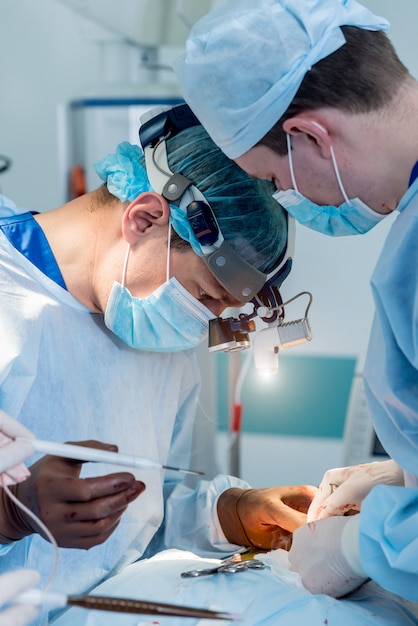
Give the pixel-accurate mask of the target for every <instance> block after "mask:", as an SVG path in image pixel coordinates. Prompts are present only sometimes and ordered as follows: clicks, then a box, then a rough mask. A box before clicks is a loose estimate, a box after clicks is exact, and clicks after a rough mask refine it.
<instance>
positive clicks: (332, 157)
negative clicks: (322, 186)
mask: <svg viewBox="0 0 418 626" xmlns="http://www.w3.org/2000/svg"><path fill="white" fill-rule="evenodd" d="M329 150H330V152H331V159H332V164H333V166H334V171H335V176H336V177H337V182H338V186H339V188H340V191H341V193H342V196H343V198H344V200H345V201H346V202H347V204H351V201H350V198H349V197H348V196H347V194H346V192H345V189H344V185H343V182H342V180H341V176H340V170H339V169H338V165H337V159H336V158H335V154H334V148H333V147H332V144H331V145H330V147H329Z"/></svg>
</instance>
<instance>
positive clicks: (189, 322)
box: [105, 246, 215, 352]
mask: <svg viewBox="0 0 418 626" xmlns="http://www.w3.org/2000/svg"><path fill="white" fill-rule="evenodd" d="M129 249H130V248H129V246H128V250H127V253H126V258H125V264H124V269H123V275H122V283H118V282H117V281H115V282H114V283H113V286H112V289H111V292H110V296H109V300H108V302H107V306H106V311H105V324H106V326H107V327H108V328H109V330H111V331H112V332H113V333H115V335H117V336H118V337H119V339H121V340H122V341H123V342H124V343H126V344H128V346H131V348H137V349H138V350H146V351H149V352H179V351H181V350H187V349H188V348H195V347H196V346H198V345H199V344H200V343H201V342H202V341H203V339H204V338H205V337H206V335H207V333H208V328H209V320H210V319H212V318H214V317H215V316H214V315H213V313H212V312H211V311H210V310H209V309H207V308H206V307H205V306H204V305H203V304H201V303H200V302H199V300H197V299H196V298H194V297H193V296H192V295H191V293H189V292H188V291H187V289H185V288H184V287H183V286H182V285H181V284H180V283H179V281H178V280H177V279H176V278H174V277H171V278H169V277H168V263H167V280H166V282H165V283H163V284H162V285H161V286H160V287H159V288H158V289H157V290H156V291H154V292H153V293H152V294H150V295H149V296H146V297H145V298H136V297H134V296H132V294H131V293H130V291H129V290H128V289H127V288H126V287H125V276H126V265H127V261H128V255H129Z"/></svg>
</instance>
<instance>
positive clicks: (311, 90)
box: [257, 26, 410, 155]
mask: <svg viewBox="0 0 418 626" xmlns="http://www.w3.org/2000/svg"><path fill="white" fill-rule="evenodd" d="M341 30H342V31H343V33H344V36H345V39H346V43H345V44H344V45H343V46H341V48H338V50H336V51H335V52H333V53H332V54H330V55H329V56H327V57H325V58H324V59H321V61H318V63H316V64H315V65H313V66H312V68H311V69H310V71H309V72H307V73H306V74H305V77H304V79H303V81H302V83H301V85H300V87H299V90H298V91H297V93H296V96H295V97H294V99H293V101H292V103H291V104H290V106H289V108H288V109H287V110H286V112H285V113H284V114H283V115H282V117H281V118H280V119H279V120H278V121H277V122H276V124H275V125H274V126H273V127H272V128H271V129H270V130H269V131H268V133H266V134H265V135H264V137H263V138H262V139H261V140H260V141H259V142H258V144H257V145H264V146H267V147H268V148H270V149H271V150H273V151H274V152H276V153H278V154H281V155H285V154H287V146H286V134H285V133H284V131H283V129H282V126H283V122H285V121H286V120H287V119H289V118H291V117H294V116H295V115H297V114H299V113H301V112H303V111H308V110H311V111H312V110H315V109H319V108H326V107H332V108H336V109H340V110H342V111H346V112H349V113H369V112H371V111H376V110H378V109H380V108H382V107H384V106H385V105H388V104H390V102H391V101H392V100H393V99H394V97H395V95H396V93H397V92H398V90H399V87H400V85H401V84H402V83H403V82H404V81H405V80H406V79H407V78H408V77H409V76H410V75H409V72H408V70H407V68H406V67H405V65H404V64H403V63H402V62H401V60H400V59H399V57H398V55H397V53H396V51H395V49H394V47H393V45H392V43H391V41H390V40H389V38H388V37H387V35H386V33H385V32H383V31H371V30H366V29H363V28H357V27H354V26H343V27H342V28H341Z"/></svg>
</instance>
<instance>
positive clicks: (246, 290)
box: [139, 104, 295, 351]
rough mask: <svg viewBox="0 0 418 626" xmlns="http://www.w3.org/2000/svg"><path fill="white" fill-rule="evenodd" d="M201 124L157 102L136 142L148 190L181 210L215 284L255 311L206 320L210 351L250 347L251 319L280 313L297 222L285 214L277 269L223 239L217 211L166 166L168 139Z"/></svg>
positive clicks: (183, 108) (185, 110) (271, 318)
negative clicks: (259, 265)
mask: <svg viewBox="0 0 418 626" xmlns="http://www.w3.org/2000/svg"><path fill="white" fill-rule="evenodd" d="M200 125H201V124H200V122H199V120H198V119H197V117H196V116H195V115H194V114H193V112H192V111H191V109H190V107H189V106H188V105H187V104H180V105H177V106H173V107H166V106H160V107H156V108H154V109H151V110H150V111H147V112H146V113H145V114H144V115H142V116H141V118H140V128H139V140H140V144H141V147H142V149H143V150H144V155H145V165H146V170H147V175H148V179H149V181H150V183H151V186H152V188H153V189H154V190H155V191H156V192H157V193H159V194H161V195H162V196H163V197H164V198H165V199H166V200H167V201H168V202H169V203H170V204H174V205H176V206H177V207H179V208H180V209H181V210H183V211H184V214H185V215H186V216H187V219H188V222H189V224H190V226H191V229H192V231H193V233H194V235H195V237H196V240H197V242H198V243H199V245H200V249H201V253H202V255H201V258H202V259H203V261H204V262H205V263H206V265H207V266H208V268H209V269H210V271H211V272H212V274H213V275H214V276H215V277H216V279H217V280H218V281H219V283H220V284H221V285H222V286H223V287H224V288H225V289H226V290H227V291H228V293H230V294H231V295H233V296H234V298H235V299H236V300H238V301H239V302H242V303H248V302H250V303H251V304H252V305H253V312H252V313H250V314H240V315H239V317H238V318H233V317H230V318H216V319H214V320H210V322H209V350H210V351H217V350H227V351H228V350H238V349H243V348H248V347H249V345H250V342H249V337H248V333H250V332H253V331H255V330H256V325H255V321H254V318H255V317H257V316H259V317H261V319H262V320H263V321H265V322H267V323H269V324H270V323H273V322H275V321H276V320H277V318H278V317H280V315H283V309H282V308H281V305H282V299H281V296H280V293H279V287H280V285H281V284H282V282H283V281H284V279H285V278H286V277H287V276H288V274H289V272H290V270H291V267H292V258H293V253H294V237H295V223H294V220H293V218H292V217H291V216H289V215H288V216H287V221H288V224H287V226H288V232H287V246H286V250H285V252H284V254H283V255H282V256H281V258H280V259H279V262H278V264H277V265H276V267H275V268H274V269H273V270H272V271H270V272H269V273H268V274H266V273H264V272H261V271H260V270H258V269H256V268H255V267H253V266H252V265H250V263H248V262H247V261H246V260H245V259H244V258H243V257H242V256H241V255H240V254H239V253H238V252H236V251H235V250H234V249H233V248H232V246H230V245H229V244H228V242H227V241H225V239H224V237H223V235H222V231H221V229H220V227H219V224H218V222H217V220H216V217H215V214H214V212H213V211H212V209H211V207H210V205H209V203H208V202H207V201H206V199H205V197H204V195H203V194H202V193H201V192H200V191H199V189H198V188H197V187H196V186H195V185H194V184H193V182H192V181H191V180H190V179H189V178H187V177H186V176H183V175H182V174H178V173H177V174H176V173H173V172H172V171H171V170H170V167H169V165H168V159H167V149H166V141H167V140H168V139H169V138H171V137H174V136H175V135H177V134H178V133H179V132H181V131H183V130H185V129H187V128H190V127H192V126H200Z"/></svg>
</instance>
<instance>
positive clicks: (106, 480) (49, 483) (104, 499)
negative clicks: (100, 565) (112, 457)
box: [0, 441, 145, 549]
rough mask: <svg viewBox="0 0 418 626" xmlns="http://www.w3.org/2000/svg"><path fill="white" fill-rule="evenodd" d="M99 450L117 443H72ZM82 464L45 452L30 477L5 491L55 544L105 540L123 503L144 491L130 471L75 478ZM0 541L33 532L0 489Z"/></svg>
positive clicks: (83, 545) (85, 544) (70, 545)
mask: <svg viewBox="0 0 418 626" xmlns="http://www.w3.org/2000/svg"><path fill="white" fill-rule="evenodd" d="M77 445H81V446H82V445H85V446H90V447H92V448H99V449H101V450H110V451H113V452H114V451H117V447H116V446H113V445H107V444H103V443H100V442H98V441H83V442H77ZM82 464H83V462H82V461H74V460H71V459H63V458H60V457H56V456H50V455H47V456H45V457H43V458H42V459H40V460H39V461H37V462H36V463H35V464H34V465H32V466H31V468H30V470H31V476H30V478H28V479H27V480H26V481H25V482H23V483H19V484H18V485H14V486H12V487H11V488H10V489H11V491H13V493H14V494H15V495H16V497H17V498H18V499H19V500H20V501H21V502H23V504H25V505H26V506H27V507H28V508H29V509H30V510H31V511H32V512H33V513H35V515H36V516H37V517H39V518H40V519H41V520H42V521H43V523H44V524H45V525H46V527H47V528H48V529H49V530H50V531H51V533H52V534H53V536H54V537H55V539H56V541H57V543H58V545H59V546H61V547H64V548H81V549H88V548H91V547H92V546H95V545H98V544H100V543H103V541H106V539H107V538H108V537H109V536H110V535H111V534H112V532H113V531H114V530H115V528H116V526H117V525H118V523H119V520H120V518H121V516H122V514H123V512H124V511H125V509H126V508H127V506H128V504H129V503H130V502H132V501H133V500H135V498H137V497H138V496H139V494H140V493H142V492H143V491H144V489H145V485H144V483H143V482H141V481H137V480H135V477H134V476H133V475H132V474H129V473H127V472H119V473H115V474H108V475H106V476H99V477H95V478H80V477H79V475H80V470H81V466H82ZM0 498H1V500H0V543H10V542H11V541H16V540H18V539H22V537H26V536H27V535H31V534H32V533H38V532H39V528H38V527H37V526H36V523H35V522H34V521H33V520H32V519H31V518H30V517H29V516H28V515H26V514H25V513H24V512H22V511H21V510H20V509H19V508H18V507H17V506H16V505H15V504H14V502H13V501H12V500H11V499H10V498H9V497H8V496H7V494H6V493H5V492H4V490H1V491H0Z"/></svg>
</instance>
